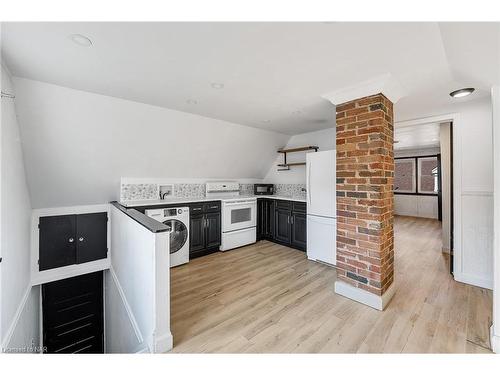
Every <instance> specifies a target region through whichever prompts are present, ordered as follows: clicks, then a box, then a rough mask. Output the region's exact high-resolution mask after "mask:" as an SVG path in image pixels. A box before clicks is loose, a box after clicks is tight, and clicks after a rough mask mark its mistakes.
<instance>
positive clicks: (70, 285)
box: [42, 271, 104, 354]
mask: <svg viewBox="0 0 500 375" xmlns="http://www.w3.org/2000/svg"><path fill="white" fill-rule="evenodd" d="M42 316H43V345H44V347H46V349H47V353H73V354H75V353H104V307H103V272H102V271H100V272H95V273H90V274H86V275H82V276H76V277H71V278H68V279H63V280H58V281H53V282H50V283H47V284H43V285H42Z"/></svg>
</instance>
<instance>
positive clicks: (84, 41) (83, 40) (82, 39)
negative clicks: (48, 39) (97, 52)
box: [69, 34, 93, 47]
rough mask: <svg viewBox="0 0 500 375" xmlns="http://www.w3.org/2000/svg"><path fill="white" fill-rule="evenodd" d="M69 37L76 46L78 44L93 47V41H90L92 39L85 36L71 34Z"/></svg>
mask: <svg viewBox="0 0 500 375" xmlns="http://www.w3.org/2000/svg"><path fill="white" fill-rule="evenodd" d="M69 37H70V39H71V40H72V41H73V42H74V43H75V44H78V45H79V46H82V47H90V46H92V45H93V43H92V40H90V38H88V37H86V36H85V35H82V34H71V35H70V36H69Z"/></svg>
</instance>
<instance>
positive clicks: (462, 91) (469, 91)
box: [450, 87, 475, 98]
mask: <svg viewBox="0 0 500 375" xmlns="http://www.w3.org/2000/svg"><path fill="white" fill-rule="evenodd" d="M474 90H475V89H474V88H472V87H468V88H466V89H460V90H455V91H452V92H450V96H451V97H453V98H463V97H464V96H467V95H470V94H472V93H473V92H474Z"/></svg>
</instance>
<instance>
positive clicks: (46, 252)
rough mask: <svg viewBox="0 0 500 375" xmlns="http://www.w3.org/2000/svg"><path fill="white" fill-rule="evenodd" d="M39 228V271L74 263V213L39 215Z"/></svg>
mask: <svg viewBox="0 0 500 375" xmlns="http://www.w3.org/2000/svg"><path fill="white" fill-rule="evenodd" d="M39 229H40V230H39V258H38V259H39V269H40V271H43V270H48V269H51V268H56V267H64V266H68V265H70V264H75V263H76V242H77V239H76V238H75V237H76V215H61V216H45V217H41V218H40V221H39Z"/></svg>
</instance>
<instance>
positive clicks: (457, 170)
mask: <svg viewBox="0 0 500 375" xmlns="http://www.w3.org/2000/svg"><path fill="white" fill-rule="evenodd" d="M446 122H450V123H451V129H450V139H451V164H452V167H451V171H450V175H451V181H452V184H451V202H450V203H451V207H450V209H451V212H450V215H451V220H450V234H451V243H450V247H451V249H450V253H452V255H453V256H452V258H451V259H452V262H450V271H452V274H453V278H454V279H455V280H456V281H460V282H465V283H470V282H469V281H468V280H466V278H464V277H462V264H463V251H462V235H463V233H462V207H461V201H462V196H463V195H464V193H463V191H462V157H461V155H462V150H461V141H462V132H461V126H460V125H461V119H460V114H459V113H449V114H445V115H439V116H430V117H422V118H418V119H413V120H406V121H397V122H395V123H394V127H395V128H396V127H398V128H404V127H409V126H415V125H424V124H430V123H446Z"/></svg>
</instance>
